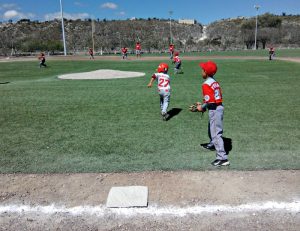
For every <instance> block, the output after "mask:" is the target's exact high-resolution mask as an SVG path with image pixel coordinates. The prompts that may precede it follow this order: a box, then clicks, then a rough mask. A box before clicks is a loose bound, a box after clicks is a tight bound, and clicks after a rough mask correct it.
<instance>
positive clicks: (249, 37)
mask: <svg viewBox="0 0 300 231" xmlns="http://www.w3.org/2000/svg"><path fill="white" fill-rule="evenodd" d="M64 24H65V32H66V33H65V34H66V44H67V50H68V53H70V54H76V53H78V52H82V51H86V50H87V49H88V47H92V46H93V45H92V44H93V42H92V24H93V28H94V33H93V38H94V47H95V51H96V52H99V53H100V52H101V53H115V52H119V51H120V48H121V47H123V46H126V47H128V48H129V50H130V51H133V49H134V45H135V43H136V42H137V41H140V42H141V43H142V49H143V51H144V52H166V51H167V49H168V45H169V43H170V42H171V41H172V42H173V43H174V44H175V47H176V49H178V50H180V51H204V50H234V49H245V48H247V49H252V48H253V46H254V38H255V36H254V33H255V18H236V19H224V20H220V21H216V22H213V23H211V24H209V25H207V26H205V27H204V26H203V25H201V24H199V23H197V24H194V25H186V24H179V23H178V22H177V21H175V20H172V21H171V24H170V21H169V20H165V19H156V18H153V19H151V18H149V19H135V20H112V21H108V20H102V21H100V20H97V21H93V22H92V21H91V20H90V19H86V20H67V19H65V20H64ZM170 29H171V33H172V36H171V37H170ZM171 39H172V40H171ZM257 45H258V48H259V49H260V48H262V49H264V48H265V47H266V46H269V45H275V46H276V47H299V46H300V16H299V15H297V16H296V15H290V16H287V15H283V16H276V15H272V14H264V15H260V16H259V17H258V34H257ZM41 50H42V51H48V52H50V53H56V52H58V51H60V52H61V51H63V44H62V29H61V21H60V20H53V21H45V22H37V21H30V20H28V19H22V20H20V21H18V22H16V23H5V24H4V23H2V24H0V55H4V56H7V55H10V54H11V53H12V54H20V53H32V52H37V51H41Z"/></svg>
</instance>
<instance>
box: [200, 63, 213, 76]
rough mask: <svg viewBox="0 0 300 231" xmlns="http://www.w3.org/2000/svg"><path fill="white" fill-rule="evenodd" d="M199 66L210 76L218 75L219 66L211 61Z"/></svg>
mask: <svg viewBox="0 0 300 231" xmlns="http://www.w3.org/2000/svg"><path fill="white" fill-rule="evenodd" d="M199 66H200V67H201V68H202V69H203V70H204V71H205V73H206V74H207V75H208V76H214V74H216V73H217V70H218V67H217V64H215V63H214V62H213V61H210V60H208V61H207V62H205V63H199Z"/></svg>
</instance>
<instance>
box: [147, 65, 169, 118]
mask: <svg viewBox="0 0 300 231" xmlns="http://www.w3.org/2000/svg"><path fill="white" fill-rule="evenodd" d="M168 70H169V66H168V64H166V63H161V64H159V66H158V68H157V72H158V73H154V74H153V75H152V77H151V80H150V82H149V84H148V85H147V86H148V87H152V84H153V82H154V81H155V80H156V81H157V88H158V93H159V99H160V109H161V115H162V118H163V120H164V121H167V120H168V119H169V117H170V116H169V114H168V113H167V110H168V106H169V103H170V97H171V86H170V76H169V75H168V74H167V73H168Z"/></svg>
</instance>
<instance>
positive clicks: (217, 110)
mask: <svg viewBox="0 0 300 231" xmlns="http://www.w3.org/2000/svg"><path fill="white" fill-rule="evenodd" d="M199 66H200V67H201V68H202V77H203V79H204V80H205V81H204V83H203V84H202V94H203V104H201V103H200V102H197V103H196V108H197V111H200V112H205V111H206V110H208V114H209V115H208V117H209V122H208V136H209V138H210V142H209V143H208V144H207V145H206V146H205V148H206V149H213V148H214V149H215V150H216V159H215V160H214V161H213V162H212V163H211V164H212V165H213V166H216V167H219V166H228V165H229V164H230V163H229V161H228V154H227V153H226V152H225V148H224V141H223V138H222V135H223V115H224V106H223V104H222V102H223V99H222V91H221V87H220V84H219V83H218V82H217V81H216V80H215V79H214V75H215V74H216V72H217V65H216V64H215V63H214V62H212V61H207V62H205V63H200V64H199Z"/></svg>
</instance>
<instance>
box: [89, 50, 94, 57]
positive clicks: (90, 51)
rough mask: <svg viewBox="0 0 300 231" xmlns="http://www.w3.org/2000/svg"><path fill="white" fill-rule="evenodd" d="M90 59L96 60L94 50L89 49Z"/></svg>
mask: <svg viewBox="0 0 300 231" xmlns="http://www.w3.org/2000/svg"><path fill="white" fill-rule="evenodd" d="M89 55H90V59H94V51H93V49H92V48H89Z"/></svg>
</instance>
